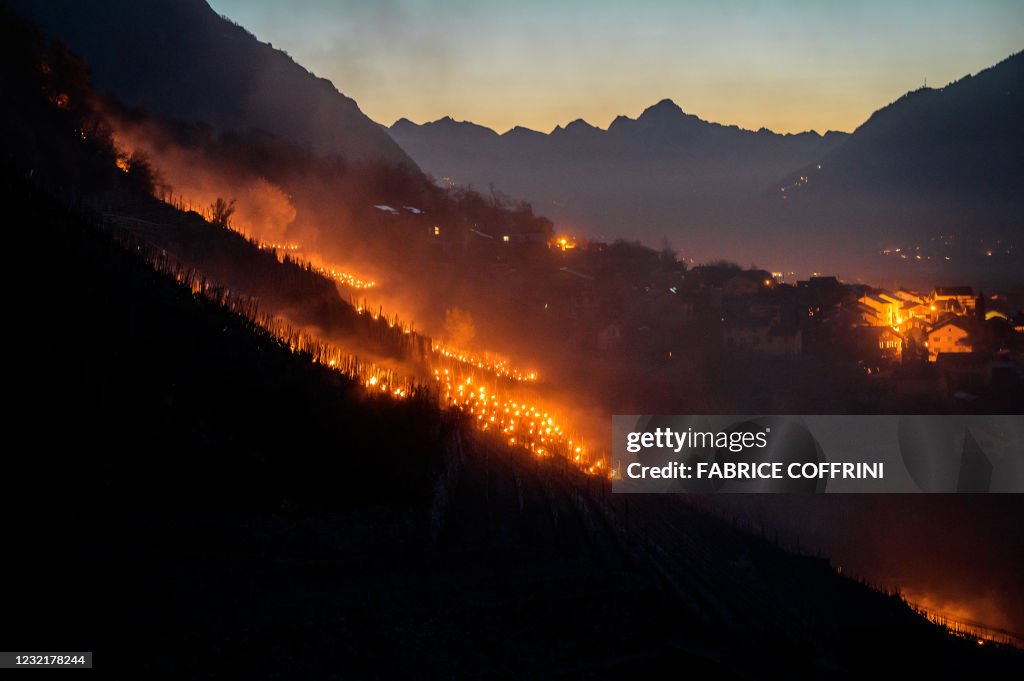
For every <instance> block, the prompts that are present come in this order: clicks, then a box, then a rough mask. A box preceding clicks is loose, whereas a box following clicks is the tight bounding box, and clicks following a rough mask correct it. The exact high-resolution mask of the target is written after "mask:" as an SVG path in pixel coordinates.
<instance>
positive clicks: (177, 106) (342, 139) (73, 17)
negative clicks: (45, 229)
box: [11, 0, 412, 165]
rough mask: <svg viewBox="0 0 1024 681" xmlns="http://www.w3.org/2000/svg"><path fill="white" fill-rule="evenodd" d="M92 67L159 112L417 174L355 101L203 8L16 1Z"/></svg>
mask: <svg viewBox="0 0 1024 681" xmlns="http://www.w3.org/2000/svg"><path fill="white" fill-rule="evenodd" d="M11 4H12V5H13V7H14V8H15V9H16V10H18V11H21V12H23V13H24V14H26V15H27V16H29V17H30V18H32V19H33V20H35V21H37V22H39V23H40V24H41V25H42V26H43V28H44V29H45V30H46V31H47V32H49V33H51V34H52V35H55V36H57V37H59V38H62V39H64V40H65V41H67V42H68V43H69V44H70V46H71V48H72V49H73V50H75V51H76V52H78V53H79V54H81V55H83V56H84V57H85V58H87V59H88V60H89V63H90V64H91V66H92V69H93V79H94V82H95V84H96V86H97V88H98V89H99V90H100V91H102V92H107V91H112V92H114V93H115V94H116V95H117V96H118V97H119V98H120V99H121V100H122V101H124V102H125V103H127V104H129V105H132V106H141V107H144V108H146V109H149V110H151V111H153V112H156V113H162V114H167V115H170V116H173V117H176V118H180V119H183V120H187V121H193V122H204V123H208V124H210V125H213V126H216V127H219V128H224V129H231V130H239V131H244V130H248V129H250V128H258V129H262V130H266V131H269V132H272V133H275V134H277V135H279V136H281V137H283V138H285V139H288V140H291V141H293V142H297V143H300V144H302V145H305V146H308V147H309V148H310V149H311V150H312V151H313V152H314V153H318V154H337V155H341V156H343V157H345V158H346V159H348V160H349V161H371V160H378V159H379V160H384V161H386V162H389V163H406V164H410V165H412V161H411V160H410V159H409V158H408V156H407V155H406V154H405V153H404V152H403V151H402V150H401V149H400V148H399V147H398V145H396V144H395V143H394V142H393V141H392V140H391V139H390V138H389V137H388V135H387V134H386V133H385V132H384V131H382V130H381V129H380V128H379V126H377V124H375V123H374V122H373V121H371V120H370V119H369V118H367V117H366V115H365V114H363V113H362V111H360V110H359V107H358V106H357V104H356V103H355V101H353V100H352V99H350V98H348V97H346V96H344V95H343V94H341V93H340V92H338V91H337V90H336V89H335V87H334V85H332V84H331V83H330V82H329V81H327V80H325V79H323V78H317V77H316V76H315V75H313V74H312V73H310V72H308V71H307V70H306V69H304V68H303V67H302V66H300V65H299V64H297V63H295V62H294V61H293V60H292V59H291V58H290V57H289V56H288V55H287V54H285V53H284V52H282V51H280V50H276V49H274V48H273V47H272V46H270V45H268V44H264V43H261V42H259V40H257V39H256V37H254V36H253V35H252V34H250V33H248V32H247V31H246V30H245V29H243V28H242V27H240V26H238V25H236V24H233V23H232V22H231V21H230V20H228V19H226V18H224V17H221V16H218V15H217V14H216V12H214V11H213V9H211V8H210V6H209V5H208V4H207V3H206V2H205V0H151V1H148V2H134V1H132V0H96V1H95V2H87V3H83V2H76V1H75V0H13V2H12V3H11Z"/></svg>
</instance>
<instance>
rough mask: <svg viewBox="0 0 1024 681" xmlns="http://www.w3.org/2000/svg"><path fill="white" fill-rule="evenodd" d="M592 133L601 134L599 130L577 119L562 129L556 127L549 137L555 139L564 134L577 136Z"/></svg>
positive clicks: (558, 126)
mask: <svg viewBox="0 0 1024 681" xmlns="http://www.w3.org/2000/svg"><path fill="white" fill-rule="evenodd" d="M592 132H601V129H600V128H598V127H596V126H593V125H591V124H590V123H588V122H586V121H585V120H583V119H582V118H577V119H576V120H574V121H570V122H569V123H567V124H566V126H565V127H564V128H563V127H562V126H560V125H556V126H555V129H554V130H552V131H551V136H552V137H557V136H559V135H565V134H569V135H579V134H586V133H592Z"/></svg>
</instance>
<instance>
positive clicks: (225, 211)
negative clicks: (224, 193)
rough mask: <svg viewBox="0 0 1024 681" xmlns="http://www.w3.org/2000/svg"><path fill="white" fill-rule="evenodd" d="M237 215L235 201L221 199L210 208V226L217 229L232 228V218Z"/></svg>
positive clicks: (218, 198)
mask: <svg viewBox="0 0 1024 681" xmlns="http://www.w3.org/2000/svg"><path fill="white" fill-rule="evenodd" d="M234 214H235V200H234V199H231V201H230V202H228V201H225V200H224V199H223V198H221V197H219V196H218V197H217V200H216V201H215V202H214V203H213V205H211V206H210V224H212V225H215V226H217V227H231V216H232V215H234Z"/></svg>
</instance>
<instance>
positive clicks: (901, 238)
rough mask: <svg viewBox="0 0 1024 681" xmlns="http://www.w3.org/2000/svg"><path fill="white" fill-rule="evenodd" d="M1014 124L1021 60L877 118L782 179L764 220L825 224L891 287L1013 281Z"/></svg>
mask: <svg viewBox="0 0 1024 681" xmlns="http://www.w3.org/2000/svg"><path fill="white" fill-rule="evenodd" d="M1022 121H1024V52H1018V53H1016V54H1014V55H1012V56H1011V57H1009V58H1007V59H1005V60H1004V61H1002V62H1000V63H999V64H996V65H995V66H992V67H990V68H988V69H985V70H983V71H981V72H979V73H978V74H976V75H974V76H970V75H968V76H965V77H964V78H961V79H960V80H957V81H955V82H953V83H950V84H949V85H947V86H945V87H943V88H938V89H932V88H921V89H919V90H915V91H913V92H908V93H907V94H905V95H904V96H902V97H900V98H899V99H898V100H896V101H895V102H893V103H892V104H889V105H888V106H886V107H884V108H882V109H880V110H878V111H876V112H875V113H874V114H872V115H871V117H870V118H869V119H868V120H867V121H865V122H864V124H863V125H861V126H860V127H858V128H857V129H856V130H855V131H854V132H853V134H852V135H851V136H850V137H849V138H848V139H847V140H846V141H845V142H844V143H843V144H842V145H840V146H838V147H836V148H835V149H833V150H831V151H830V152H829V153H827V154H824V155H823V156H822V158H821V159H819V160H817V161H815V162H814V163H812V164H809V165H808V166H805V167H803V168H801V169H799V170H797V171H795V172H793V173H790V174H788V175H787V176H785V177H783V178H782V179H781V180H780V182H779V183H778V184H779V186H778V187H776V188H775V190H774V192H773V195H774V196H775V206H774V207H772V208H770V209H766V211H765V213H766V215H771V216H774V218H775V219H776V222H777V224H786V225H791V226H794V225H795V226H797V227H796V228H797V229H799V226H801V225H802V226H803V228H804V229H805V230H806V229H809V228H810V226H812V225H829V226H831V227H832V228H833V229H832V233H833V234H843V235H844V236H843V238H845V239H846V240H847V241H848V243H849V245H850V247H851V248H858V249H861V250H862V251H863V256H864V258H865V259H866V260H865V261H864V262H865V264H866V265H867V266H869V267H873V268H878V269H879V270H885V271H887V272H888V277H889V278H890V280H891V279H892V278H899V279H901V280H903V281H913V280H919V281H920V280H922V279H926V280H930V281H931V282H935V281H939V280H941V281H952V280H954V279H960V280H974V281H975V282H979V283H980V282H982V281H983V280H988V281H990V282H999V281H1002V282H1004V283H1006V282H1009V281H1014V282H1018V283H1020V282H1021V272H1022V271H1024V267H1022V265H1024V262H1022V257H1024V191H1022V189H1024V124H1022ZM832 246H833V248H834V247H835V241H834V240H832ZM894 266H895V268H894Z"/></svg>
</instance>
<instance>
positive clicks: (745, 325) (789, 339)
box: [722, 317, 803, 357]
mask: <svg viewBox="0 0 1024 681" xmlns="http://www.w3.org/2000/svg"><path fill="white" fill-rule="evenodd" d="M722 342H723V343H724V344H725V346H726V347H729V348H738V349H742V350H745V351H748V352H752V353H754V354H757V355H768V356H771V357H799V356H800V355H801V353H802V352H803V333H802V332H801V331H800V328H799V327H798V326H797V325H795V324H779V323H777V322H776V321H775V320H773V319H762V318H757V317H744V318H740V319H734V320H730V321H728V322H726V323H725V324H724V325H723V327H722Z"/></svg>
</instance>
